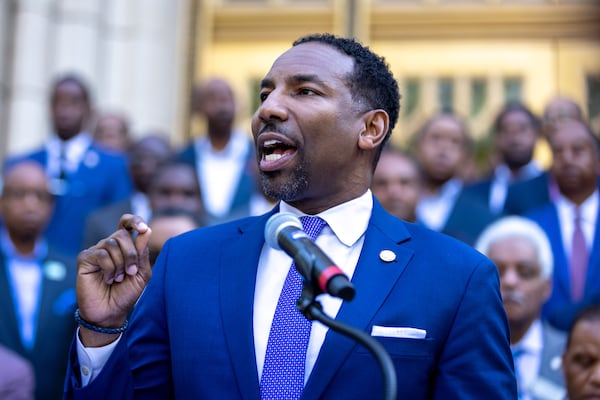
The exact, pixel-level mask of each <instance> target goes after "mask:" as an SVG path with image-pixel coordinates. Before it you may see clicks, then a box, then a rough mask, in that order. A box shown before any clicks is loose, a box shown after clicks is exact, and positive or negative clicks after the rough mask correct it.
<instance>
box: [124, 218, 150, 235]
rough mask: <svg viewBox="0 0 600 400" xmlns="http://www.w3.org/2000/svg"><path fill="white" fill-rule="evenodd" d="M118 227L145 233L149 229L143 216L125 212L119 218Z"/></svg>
mask: <svg viewBox="0 0 600 400" xmlns="http://www.w3.org/2000/svg"><path fill="white" fill-rule="evenodd" d="M118 229H125V230H126V231H129V232H131V233H133V232H137V233H138V234H141V233H145V232H146V231H147V230H148V225H147V224H146V222H145V221H144V219H143V218H142V217H139V216H137V215H132V214H123V215H122V216H121V219H120V220H119V226H118Z"/></svg>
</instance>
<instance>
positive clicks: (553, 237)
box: [525, 203, 600, 331]
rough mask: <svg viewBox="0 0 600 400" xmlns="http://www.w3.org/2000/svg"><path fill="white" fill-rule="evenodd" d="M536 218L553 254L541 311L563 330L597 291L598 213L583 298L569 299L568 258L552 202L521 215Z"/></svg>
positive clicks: (599, 261)
mask: <svg viewBox="0 0 600 400" xmlns="http://www.w3.org/2000/svg"><path fill="white" fill-rule="evenodd" d="M525 216H526V217H528V218H530V219H532V220H534V221H535V222H537V223H538V224H539V225H540V226H541V227H542V229H544V231H545V232H546V234H547V235H548V239H550V244H551V246H552V253H553V256H554V277H553V289H552V295H551V296H550V299H548V301H547V302H546V304H545V305H544V308H543V309H542V315H543V316H544V318H545V319H547V320H548V322H550V323H551V324H552V325H554V326H556V327H557V328H559V329H561V330H563V331H567V330H568V329H569V327H570V325H571V322H572V321H573V318H574V317H575V315H576V314H577V312H578V311H579V310H580V309H582V308H584V307H585V306H586V305H588V304H589V303H590V302H591V301H592V299H597V298H598V296H599V295H600V268H599V266H600V234H598V233H599V232H600V213H598V218H597V219H596V228H595V229H596V234H595V235H594V243H593V244H592V247H591V249H590V253H589V262H588V267H587V275H586V282H585V291H584V294H583V298H582V299H581V300H580V301H578V302H576V303H573V302H572V300H571V288H570V280H571V279H570V277H569V260H568V258H567V253H566V251H565V247H564V244H563V238H562V234H561V228H560V222H559V219H558V212H557V209H556V206H555V205H554V204H553V203H549V204H547V205H545V206H544V207H541V208H538V209H536V210H533V211H531V212H529V213H528V214H526V215H525Z"/></svg>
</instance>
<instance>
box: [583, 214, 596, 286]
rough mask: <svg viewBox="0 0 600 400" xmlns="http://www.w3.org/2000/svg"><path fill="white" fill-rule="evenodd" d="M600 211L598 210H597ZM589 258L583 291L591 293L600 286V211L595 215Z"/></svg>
mask: <svg viewBox="0 0 600 400" xmlns="http://www.w3.org/2000/svg"><path fill="white" fill-rule="evenodd" d="M599 211H600V210H599ZM590 251H591V252H590V259H589V260H588V267H587V277H586V290H585V293H588V294H591V293H593V291H594V290H597V289H598V288H599V287H600V212H598V215H597V217H596V227H595V228H594V241H593V243H592V247H591V249H590Z"/></svg>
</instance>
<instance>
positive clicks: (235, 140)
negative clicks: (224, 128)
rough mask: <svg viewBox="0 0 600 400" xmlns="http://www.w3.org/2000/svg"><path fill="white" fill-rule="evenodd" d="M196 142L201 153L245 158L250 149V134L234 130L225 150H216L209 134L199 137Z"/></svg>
mask: <svg viewBox="0 0 600 400" xmlns="http://www.w3.org/2000/svg"><path fill="white" fill-rule="evenodd" d="M196 143H197V146H198V150H199V151H200V152H201V153H204V154H210V155H211V156H213V157H223V158H238V157H239V158H244V157H245V155H246V152H247V151H248V145H249V143H250V140H249V138H248V135H246V134H244V133H242V132H239V131H233V132H232V133H231V137H230V138H229V141H228V142H227V145H226V146H225V147H224V148H223V150H215V149H214V148H213V147H212V144H211V143H210V139H209V138H208V137H207V136H206V137H203V138H201V139H199V140H198V141H197V142H196Z"/></svg>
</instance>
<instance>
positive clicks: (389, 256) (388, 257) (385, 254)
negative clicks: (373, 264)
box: [379, 250, 396, 263]
mask: <svg viewBox="0 0 600 400" xmlns="http://www.w3.org/2000/svg"><path fill="white" fill-rule="evenodd" d="M379 258H380V259H381V261H383V262H386V263H390V262H393V261H395V260H396V254H395V253H394V252H393V251H391V250H381V251H380V252H379Z"/></svg>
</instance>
